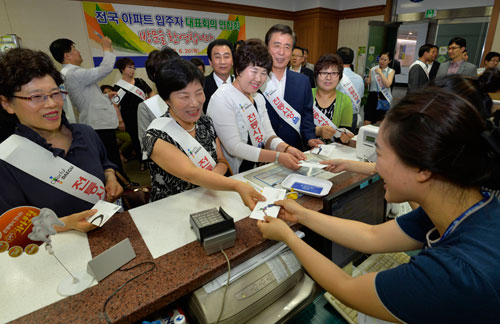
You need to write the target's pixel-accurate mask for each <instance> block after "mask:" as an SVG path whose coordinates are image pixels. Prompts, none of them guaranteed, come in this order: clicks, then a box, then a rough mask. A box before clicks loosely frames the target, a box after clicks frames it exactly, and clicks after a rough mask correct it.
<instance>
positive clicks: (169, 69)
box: [156, 57, 205, 100]
mask: <svg viewBox="0 0 500 324" xmlns="http://www.w3.org/2000/svg"><path fill="white" fill-rule="evenodd" d="M193 81H199V82H200V84H201V86H202V87H203V83H204V81H205V77H204V76H203V74H202V73H201V71H200V70H199V69H198V68H197V67H196V66H195V65H194V64H193V63H191V62H189V61H186V60H184V59H182V58H180V57H175V58H172V59H171V60H170V61H169V62H168V63H166V64H165V65H162V66H161V67H160V68H159V69H158V71H157V72H156V88H157V90H158V94H159V95H160V97H161V98H162V99H163V100H168V99H169V98H170V94H171V93H172V92H174V91H179V90H182V89H184V88H185V87H186V86H187V85H188V84H190V83H191V82H193Z"/></svg>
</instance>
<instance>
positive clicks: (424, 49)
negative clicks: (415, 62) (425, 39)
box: [418, 44, 432, 57]
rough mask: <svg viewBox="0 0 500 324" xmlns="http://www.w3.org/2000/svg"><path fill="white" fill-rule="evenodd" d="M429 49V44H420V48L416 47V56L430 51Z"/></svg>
mask: <svg viewBox="0 0 500 324" xmlns="http://www.w3.org/2000/svg"><path fill="white" fill-rule="evenodd" d="M431 49H432V47H431V45H429V44H425V45H422V46H420V48H419V49H418V57H422V56H423V55H424V54H425V53H427V52H430V50H431Z"/></svg>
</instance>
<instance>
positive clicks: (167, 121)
mask: <svg viewBox="0 0 500 324" xmlns="http://www.w3.org/2000/svg"><path fill="white" fill-rule="evenodd" d="M148 129H157V130H161V131H164V132H166V133H167V134H168V135H169V136H170V137H172V138H173V139H174V141H176V142H177V143H179V145H180V146H181V147H182V149H183V150H184V152H185V153H186V154H187V156H188V157H189V159H190V160H191V161H192V162H193V163H194V165H196V166H198V167H200V168H203V169H207V170H212V169H213V168H215V165H216V162H215V161H214V159H213V158H212V156H211V155H210V153H208V151H207V150H206V149H205V148H204V147H203V146H202V145H201V144H200V143H198V141H197V140H196V139H195V138H194V137H193V136H191V135H190V134H189V133H188V132H187V131H186V130H185V129H184V128H182V127H181V126H180V125H179V124H177V122H176V121H175V119H173V118H170V117H160V118H156V119H155V120H153V121H152V122H151V124H150V125H149V127H148Z"/></svg>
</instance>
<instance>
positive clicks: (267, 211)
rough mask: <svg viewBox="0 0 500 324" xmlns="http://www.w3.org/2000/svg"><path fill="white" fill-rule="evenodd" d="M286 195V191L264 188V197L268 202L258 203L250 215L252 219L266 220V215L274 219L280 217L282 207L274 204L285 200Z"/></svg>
mask: <svg viewBox="0 0 500 324" xmlns="http://www.w3.org/2000/svg"><path fill="white" fill-rule="evenodd" d="M285 194H286V190H285V189H274V188H264V190H263V191H262V195H264V197H266V201H259V202H258V203H257V205H256V206H255V208H254V209H253V211H252V213H251V214H250V218H253V219H258V220H264V215H267V216H270V217H274V218H276V217H278V212H279V211H280V207H279V206H276V205H274V204H273V203H274V202H275V201H276V200H282V199H284V198H285Z"/></svg>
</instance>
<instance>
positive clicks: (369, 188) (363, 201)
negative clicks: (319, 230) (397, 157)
mask: <svg viewBox="0 0 500 324" xmlns="http://www.w3.org/2000/svg"><path fill="white" fill-rule="evenodd" d="M384 195H385V189H384V181H382V179H381V178H380V176H379V175H378V174H374V175H372V176H370V177H369V178H365V179H363V180H361V181H359V182H356V183H354V184H352V185H350V186H348V187H346V188H344V189H343V190H340V191H338V192H336V193H334V194H332V195H329V196H327V197H325V198H323V210H322V212H323V213H324V214H327V215H332V216H336V217H341V218H345V219H352V220H357V221H361V222H363V223H367V224H371V225H376V224H381V223H383V222H385V214H386V213H385V210H386V201H385V199H384ZM307 235H308V233H306V237H307ZM316 248H318V249H320V250H321V252H322V253H323V254H324V255H325V256H327V257H328V258H330V260H332V261H333V262H334V263H335V264H337V265H338V266H339V267H343V266H345V265H346V264H348V263H349V262H351V261H354V262H356V261H357V259H358V258H362V257H363V253H361V252H358V251H354V250H351V249H348V248H345V247H343V246H341V245H338V244H336V243H333V242H331V241H329V240H326V239H323V241H322V246H320V247H316Z"/></svg>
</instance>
